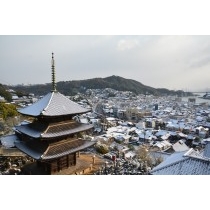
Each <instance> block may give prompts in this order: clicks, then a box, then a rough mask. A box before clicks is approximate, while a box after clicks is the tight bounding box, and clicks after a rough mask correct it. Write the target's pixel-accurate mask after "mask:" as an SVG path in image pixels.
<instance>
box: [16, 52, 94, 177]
mask: <svg viewBox="0 0 210 210" xmlns="http://www.w3.org/2000/svg"><path fill="white" fill-rule="evenodd" d="M89 111H90V110H88V109H85V108H83V107H81V106H80V105H78V104H77V103H75V102H73V101H71V100H69V99H68V98H67V97H65V96H64V95H62V94H61V93H59V92H58V91H57V90H56V83H55V63H54V57H53V53H52V91H51V92H49V93H48V94H47V95H45V96H44V97H43V98H42V99H40V100H39V101H37V102H36V103H34V104H32V105H31V106H28V107H25V108H22V109H20V110H18V112H19V113H20V114H22V115H26V116H30V117H33V118H34V120H33V122H31V123H24V124H21V125H19V126H16V127H15V129H16V130H15V135H16V136H17V138H18V141H15V146H16V147H17V148H18V149H19V150H21V151H22V152H24V153H25V154H27V155H28V156H30V157H32V158H33V159H35V160H36V167H37V168H38V169H40V171H44V172H45V174H55V173H57V172H59V171H61V170H63V169H67V168H69V167H71V166H74V165H76V163H77V152H79V151H80V150H83V149H85V148H88V147H90V146H92V145H94V144H95V142H93V141H88V140H83V139H80V138H78V134H79V133H80V132H84V131H88V130H90V129H91V128H92V127H93V126H92V125H90V124H83V123H80V122H78V121H76V120H74V116H76V115H81V114H84V113H87V112H89ZM32 174H33V173H32Z"/></svg>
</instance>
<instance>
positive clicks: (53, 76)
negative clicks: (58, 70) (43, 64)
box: [51, 53, 56, 92]
mask: <svg viewBox="0 0 210 210" xmlns="http://www.w3.org/2000/svg"><path fill="white" fill-rule="evenodd" d="M53 55H54V53H52V61H51V65H52V91H53V92H55V91H56V83H55V61H54V56H53Z"/></svg>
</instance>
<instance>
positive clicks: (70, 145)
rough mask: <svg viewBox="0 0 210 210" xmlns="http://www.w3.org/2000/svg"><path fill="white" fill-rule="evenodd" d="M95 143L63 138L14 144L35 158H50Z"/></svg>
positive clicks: (67, 153)
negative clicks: (55, 140)
mask: <svg viewBox="0 0 210 210" xmlns="http://www.w3.org/2000/svg"><path fill="white" fill-rule="evenodd" d="M95 143H96V142H95V141H87V140H82V139H72V140H64V141H60V142H56V143H53V144H48V143H47V142H41V141H36V140H31V141H27V142H23V141H21V142H15V145H16V147H17V148H18V149H19V150H21V151H22V152H24V153H26V154H27V155H29V156H31V157H32V158H34V159H36V160H51V159H55V158H59V157H62V156H64V155H69V154H72V153H75V152H78V151H80V150H83V149H85V148H88V147H90V146H93V145H94V144H95Z"/></svg>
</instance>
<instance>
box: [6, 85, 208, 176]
mask: <svg viewBox="0 0 210 210" xmlns="http://www.w3.org/2000/svg"><path fill="white" fill-rule="evenodd" d="M37 99H38V97H34V95H30V96H29V97H28V98H21V99H18V98H16V99H15V98H14V100H13V102H15V103H18V104H19V105H22V106H25V105H27V104H28V103H34V102H35V101H36V100H37ZM71 99H72V98H71ZM74 99H75V100H76V101H77V103H78V104H80V105H81V106H83V107H86V108H89V109H90V112H89V113H86V114H83V115H81V116H80V117H78V120H79V121H80V122H82V123H91V124H93V126H94V130H93V135H91V136H87V137H86V138H90V139H91V140H96V141H97V144H99V145H100V144H105V145H106V146H107V147H108V152H107V153H106V154H104V158H107V159H108V160H109V161H110V160H111V161H113V162H111V163H112V164H109V166H106V168H102V169H101V170H100V171H99V172H97V173H96V174H104V173H105V174H107V173H108V171H110V173H112V174H117V171H118V172H119V173H121V174H132V172H131V171H134V172H133V173H134V174H145V173H146V174H148V173H149V174H164V173H165V174H210V149H209V148H210V146H209V144H208V143H209V142H210V138H209V129H210V106H209V101H208V100H206V102H200V103H198V102H197V100H196V98H193V100H192V98H191V99H189V100H188V101H186V100H183V99H182V98H181V97H176V96H162V97H156V96H153V95H135V94H134V93H132V92H128V91H116V90H113V89H110V88H106V89H104V90H99V89H88V90H87V91H86V95H81V94H79V95H78V96H74ZM3 146H4V145H3ZM140 147H145V148H147V149H148V154H149V155H150V156H151V157H152V158H153V159H155V158H156V159H157V158H161V160H162V163H161V164H160V165H157V163H154V164H153V165H150V166H148V164H146V166H145V164H143V165H141V163H142V162H141V161H139V162H138V159H137V155H136V153H137V151H138V150H139V148H140ZM94 152H95V150H94ZM128 160H129V161H128ZM126 161H128V162H126ZM132 161H134V162H135V161H137V162H138V164H137V165H138V167H137V168H135V167H134V166H131V165H129V163H132ZM116 163H118V167H116ZM179 163H180V164H181V163H182V164H183V163H185V164H186V165H185V170H183V171H181V169H180V170H178V169H179V168H180V167H181V166H180V165H179V166H178V165H177V164H179ZM201 163H202V164H203V166H202V164H201ZM188 164H191V166H190V167H188ZM193 164H194V165H193ZM197 164H200V168H199V167H197ZM123 165H126V167H127V168H128V169H129V170H127V171H125V170H123V167H122V166H123ZM134 165H135V164H134ZM204 165H205V167H207V168H208V166H209V169H205V171H204V169H203V168H202V167H204ZM114 166H115V167H114ZM173 166H174V167H175V168H173ZM194 167H195V168H197V169H195V168H194ZM138 168H139V170H138ZM186 168H188V170H187V169H186ZM108 169H109V170H108ZM120 171H121V172H120Z"/></svg>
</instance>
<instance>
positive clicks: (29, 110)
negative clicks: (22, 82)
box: [18, 92, 89, 117]
mask: <svg viewBox="0 0 210 210" xmlns="http://www.w3.org/2000/svg"><path fill="white" fill-rule="evenodd" d="M88 111H89V110H88V109H85V108H83V107H81V106H80V105H79V104H77V103H75V102H73V101H71V100H69V99H68V98H67V97H65V96H64V95H62V94H61V93H59V92H50V93H48V94H47V95H45V96H44V97H43V98H42V99H40V100H39V101H37V102H36V103H34V104H32V105H31V106H28V107H25V108H22V109H19V110H18V112H19V113H21V114H24V115H29V116H34V117H37V116H40V115H42V116H47V117H52V116H63V115H76V114H82V113H86V112H88Z"/></svg>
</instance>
